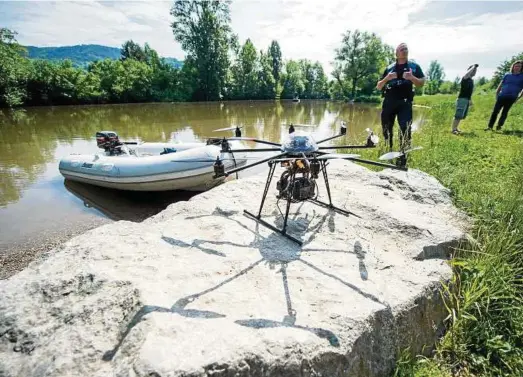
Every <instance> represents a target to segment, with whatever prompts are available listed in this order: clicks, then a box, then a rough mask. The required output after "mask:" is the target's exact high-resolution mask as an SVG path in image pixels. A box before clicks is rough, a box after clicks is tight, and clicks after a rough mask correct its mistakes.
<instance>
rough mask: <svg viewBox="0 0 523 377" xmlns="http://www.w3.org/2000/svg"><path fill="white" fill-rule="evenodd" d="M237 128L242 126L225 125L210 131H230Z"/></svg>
mask: <svg viewBox="0 0 523 377" xmlns="http://www.w3.org/2000/svg"><path fill="white" fill-rule="evenodd" d="M237 128H243V126H234V127H226V128H218V129H217V130H212V132H219V131H232V130H235V129H237Z"/></svg>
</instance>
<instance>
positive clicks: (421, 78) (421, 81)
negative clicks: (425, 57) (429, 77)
mask: <svg viewBox="0 0 523 377" xmlns="http://www.w3.org/2000/svg"><path fill="white" fill-rule="evenodd" d="M403 77H404V78H405V79H407V80H410V81H412V83H413V84H414V86H416V87H418V88H419V87H422V86H423V85H425V75H424V74H423V71H422V70H421V67H420V66H419V65H417V66H416V71H415V72H414V74H413V73H412V69H409V70H408V71H407V72H405V73H404V74H403Z"/></svg>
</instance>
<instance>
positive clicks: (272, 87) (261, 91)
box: [258, 50, 276, 99]
mask: <svg viewBox="0 0 523 377" xmlns="http://www.w3.org/2000/svg"><path fill="white" fill-rule="evenodd" d="M259 66H260V67H259V72H258V83H259V85H258V98H261V99H274V98H275V97H276V80H274V76H273V70H272V68H273V65H272V58H271V56H270V55H269V54H264V53H263V51H261V50H260V64H259Z"/></svg>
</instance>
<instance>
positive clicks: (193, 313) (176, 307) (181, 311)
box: [102, 259, 263, 361]
mask: <svg viewBox="0 0 523 377" xmlns="http://www.w3.org/2000/svg"><path fill="white" fill-rule="evenodd" d="M262 261H263V259H259V260H258V261H256V262H254V263H252V264H251V265H249V266H248V267H246V268H244V269H243V270H241V271H240V272H238V273H237V274H236V275H233V276H231V277H230V278H228V279H226V280H224V281H222V282H221V283H219V284H217V285H215V286H214V287H211V288H208V289H206V290H204V291H202V292H199V293H195V294H192V295H189V296H185V297H182V298H181V299H179V300H178V301H176V302H175V303H174V304H173V306H172V307H170V308H165V307H161V306H154V305H144V306H142V307H141V308H140V310H138V312H137V313H136V314H135V315H134V316H133V318H132V319H131V320H130V321H129V324H128V325H127V328H126V330H125V332H124V333H123V334H122V336H121V338H120V340H119V342H118V344H117V345H116V346H115V347H114V348H113V349H112V350H110V351H107V352H105V353H104V355H103V357H102V359H103V360H104V361H110V360H112V359H113V358H114V356H115V355H116V353H117V352H118V350H119V349H120V347H121V345H122V343H123V342H124V340H125V338H126V337H127V335H129V333H130V332H131V330H132V329H133V327H134V326H136V325H137V324H138V323H140V322H141V320H142V319H143V317H144V316H145V315H147V314H149V313H153V312H159V313H173V314H178V315H181V316H183V317H190V318H206V319H210V318H224V317H225V315H224V314H220V313H216V312H211V311H206V310H196V309H185V307H186V306H187V305H188V304H190V303H192V302H194V301H195V300H196V299H197V298H199V297H200V296H203V295H205V294H207V293H209V292H212V291H214V290H216V289H218V288H220V287H222V286H224V285H225V284H227V283H229V282H231V281H233V280H235V279H237V278H238V277H240V276H242V275H244V274H246V273H247V272H248V271H250V270H252V269H253V268H254V267H256V266H257V265H258V264H260V263H261V262H262Z"/></svg>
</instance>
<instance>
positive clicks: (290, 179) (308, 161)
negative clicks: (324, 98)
mask: <svg viewBox="0 0 523 377" xmlns="http://www.w3.org/2000/svg"><path fill="white" fill-rule="evenodd" d="M296 127H299V125H296ZM240 128H241V127H240V126H236V127H229V128H221V129H218V130H214V131H230V130H234V131H235V136H234V137H229V138H225V137H224V138H222V139H219V138H211V139H208V140H207V143H208V144H214V145H220V146H221V152H222V153H234V152H253V153H254V152H279V153H278V154H276V155H273V156H271V157H268V158H264V159H261V160H257V161H256V162H254V163H251V164H247V165H244V166H241V167H235V168H232V169H230V170H227V171H226V170H225V166H224V164H223V160H221V159H220V157H219V156H218V157H217V158H216V161H215V162H214V165H213V168H214V176H213V178H214V179H217V178H223V177H228V176H229V175H231V174H234V173H237V172H239V171H241V170H245V169H249V168H252V167H254V166H257V165H260V164H264V163H268V165H269V172H268V176H267V180H266V183H265V189H264V191H263V196H262V198H261V203H260V206H259V209H258V213H257V214H253V213H252V212H249V211H247V210H244V215H246V216H247V217H249V218H251V219H253V220H254V221H256V222H258V223H260V224H262V225H264V226H266V227H267V228H269V229H271V230H273V231H275V232H278V233H280V234H281V235H283V236H285V237H287V238H288V239H290V240H292V241H294V242H296V243H298V244H299V245H302V244H303V242H302V241H300V240H299V239H297V238H295V237H293V236H292V235H291V234H289V233H288V232H287V220H288V217H289V210H290V206H291V204H292V203H299V202H304V201H309V202H312V203H314V204H316V205H319V206H322V207H324V208H328V209H330V210H333V211H335V212H338V213H341V214H344V215H346V216H349V215H355V214H353V213H351V212H349V211H346V210H344V209H341V208H339V207H336V206H335V205H334V204H333V203H332V197H331V190H330V186H329V179H328V174H327V165H328V161H329V160H333V159H342V160H350V161H355V162H361V163H365V164H370V165H375V166H380V167H384V168H389V169H396V170H402V171H407V170H408V168H407V167H406V166H404V165H403V166H402V165H393V164H389V163H384V162H378V161H371V160H366V159H362V158H360V155H358V154H343V153H329V150H336V149H364V148H375V147H376V146H377V144H378V142H379V137H378V136H377V135H376V134H374V133H373V132H372V131H371V130H370V129H368V128H367V130H366V131H367V132H368V137H367V140H366V142H365V143H364V144H362V145H335V146H321V144H322V143H325V142H327V141H330V140H333V139H336V138H339V137H342V136H344V135H346V133H347V123H346V122H345V121H341V127H340V131H339V133H338V134H337V135H334V136H331V137H327V138H325V139H322V140H319V141H316V140H315V139H314V137H313V136H312V135H311V134H310V133H306V132H302V131H296V128H295V125H293V124H290V126H289V136H288V138H287V139H286V140H285V141H284V142H283V143H275V142H272V141H268V140H262V139H257V138H251V137H242V136H241V129H240ZM231 140H245V141H251V142H256V143H260V144H265V145H269V146H271V147H268V148H255V149H231V147H230V144H229V141H231ZM417 149H421V147H415V148H411V149H408V150H403V151H401V152H389V153H386V154H384V155H382V156H380V158H379V159H381V160H391V159H394V158H398V157H401V156H405V155H406V154H407V153H409V152H411V151H414V150H417ZM277 165H280V166H281V167H284V168H285V170H284V171H283V173H282V174H281V176H280V178H279V180H278V181H277V183H276V189H277V191H278V193H277V194H276V198H277V199H278V202H279V201H280V200H285V201H286V209H285V214H283V212H282V211H281V209H280V207H279V206H278V209H280V213H281V215H282V216H283V217H284V219H283V227H282V228H281V229H279V228H277V227H275V226H274V225H272V224H270V223H268V222H267V221H265V220H263V219H262V218H261V213H262V210H263V206H264V204H265V200H266V197H267V193H268V191H269V188H270V185H271V182H272V179H273V176H274V172H275V169H276V166H277ZM320 174H321V175H322V176H323V180H324V183H325V188H326V191H327V195H328V198H329V202H328V203H326V202H323V201H320V200H318V199H317V197H318V191H319V188H318V184H317V180H318V178H319V176H320ZM355 216H357V215H355Z"/></svg>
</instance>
